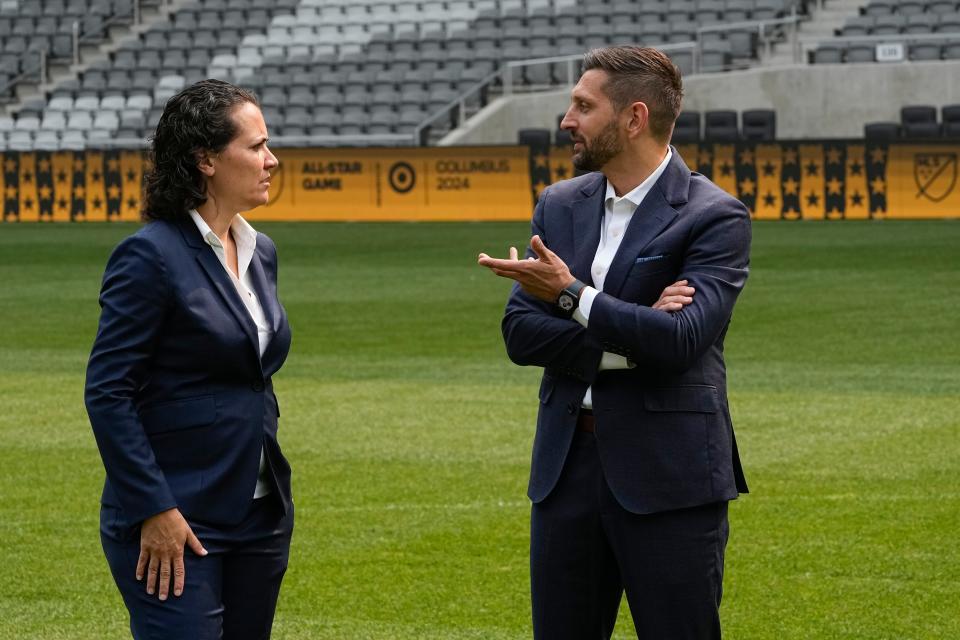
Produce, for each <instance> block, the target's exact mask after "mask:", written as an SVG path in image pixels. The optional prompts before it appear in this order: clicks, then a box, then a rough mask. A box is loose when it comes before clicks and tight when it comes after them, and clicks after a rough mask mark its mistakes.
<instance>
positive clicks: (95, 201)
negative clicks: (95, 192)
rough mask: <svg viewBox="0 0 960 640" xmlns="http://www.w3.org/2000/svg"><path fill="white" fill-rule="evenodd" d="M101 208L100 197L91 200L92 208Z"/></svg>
mask: <svg viewBox="0 0 960 640" xmlns="http://www.w3.org/2000/svg"><path fill="white" fill-rule="evenodd" d="M101 207H103V200H101V199H100V196H97V197H96V198H94V199H93V208H94V209H100V208H101Z"/></svg>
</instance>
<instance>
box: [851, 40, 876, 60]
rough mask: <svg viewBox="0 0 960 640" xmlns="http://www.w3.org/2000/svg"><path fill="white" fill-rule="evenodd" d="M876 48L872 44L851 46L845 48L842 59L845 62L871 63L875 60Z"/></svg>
mask: <svg viewBox="0 0 960 640" xmlns="http://www.w3.org/2000/svg"><path fill="white" fill-rule="evenodd" d="M876 53H877V50H876V46H875V45H872V44H852V45H850V46H849V47H847V49H846V52H845V53H844V59H845V60H846V61H847V62H873V61H874V60H876Z"/></svg>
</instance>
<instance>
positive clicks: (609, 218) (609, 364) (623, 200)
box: [573, 147, 673, 409]
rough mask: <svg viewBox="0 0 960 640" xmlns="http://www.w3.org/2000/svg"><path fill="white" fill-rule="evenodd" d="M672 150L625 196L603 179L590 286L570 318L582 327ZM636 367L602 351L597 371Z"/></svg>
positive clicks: (588, 402)
mask: <svg viewBox="0 0 960 640" xmlns="http://www.w3.org/2000/svg"><path fill="white" fill-rule="evenodd" d="M672 155H673V151H672V150H671V149H670V148H669V147H668V148H667V155H666V156H665V157H664V158H663V161H661V162H660V164H659V165H657V168H656V169H654V170H653V173H651V174H650V175H649V176H647V179H646V180H644V181H643V182H641V183H640V184H639V185H637V187H636V188H635V189H633V191H630V192H629V193H626V194H624V195H623V197H620V198H618V197H617V194H616V192H615V191H614V189H613V185H612V184H610V181H609V180H607V194H606V196H605V197H604V201H603V220H602V222H601V225H600V244H598V245H597V253H596V255H594V257H593V264H592V265H591V266H590V276H591V278H593V286H592V287H590V286H587V287H584V288H583V290H582V291H581V292H580V304H579V305H578V307H577V310H576V311H574V312H573V317H574V319H575V320H576V321H577V322H579V323H580V324H582V325H583V326H584V327H586V326H587V325H588V324H589V322H590V308H591V307H592V306H593V301H594V299H595V298H596V297H597V294H598V293H600V292H601V291H603V281H604V280H605V279H606V277H607V272H608V271H609V270H610V264H611V263H612V262H613V258H614V256H615V255H617V250H618V249H619V248H620V243H621V242H622V241H623V235H624V234H625V233H626V232H627V226H628V225H629V224H630V220H631V219H633V216H634V213H635V212H636V210H637V207H639V206H640V203H641V202H643V199H644V198H645V197H646V196H647V194H648V193H649V192H650V189H652V188H653V185H655V184H656V182H657V180H658V179H660V176H661V175H662V174H663V172H664V171H666V169H667V164H669V162H670V157H671V156H672ZM635 366H636V365H635V364H633V363H632V362H630V361H628V360H627V359H626V358H624V357H623V356H621V355H618V354H616V353H609V352H607V351H604V352H603V357H602V358H601V359H600V366H599V367H598V369H599V370H600V371H604V370H606V369H632V368H633V367H635ZM581 404H582V405H583V407H584V408H585V409H593V387H588V388H587V392H586V393H585V394H584V395H583V402H582V403H581Z"/></svg>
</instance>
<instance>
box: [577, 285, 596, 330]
mask: <svg viewBox="0 0 960 640" xmlns="http://www.w3.org/2000/svg"><path fill="white" fill-rule="evenodd" d="M598 293H600V292H599V291H597V290H596V289H594V288H593V287H590V286H587V287H584V288H583V289H581V290H580V304H578V305H577V309H576V311H574V312H573V319H574V320H576V321H577V322H579V323H580V324H582V325H583V326H584V327H586V326H587V323H588V322H589V321H590V308H591V307H593V299H594V298H596V297H597V294H598Z"/></svg>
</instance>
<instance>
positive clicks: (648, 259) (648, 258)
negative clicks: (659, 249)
mask: <svg viewBox="0 0 960 640" xmlns="http://www.w3.org/2000/svg"><path fill="white" fill-rule="evenodd" d="M669 255H670V254H669V253H661V254H660V255H658V256H640V257H639V258H637V259H636V260H634V262H633V263H634V264H642V263H644V262H653V261H654V260H663V259H664V258H666V257H668V256H669Z"/></svg>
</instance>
